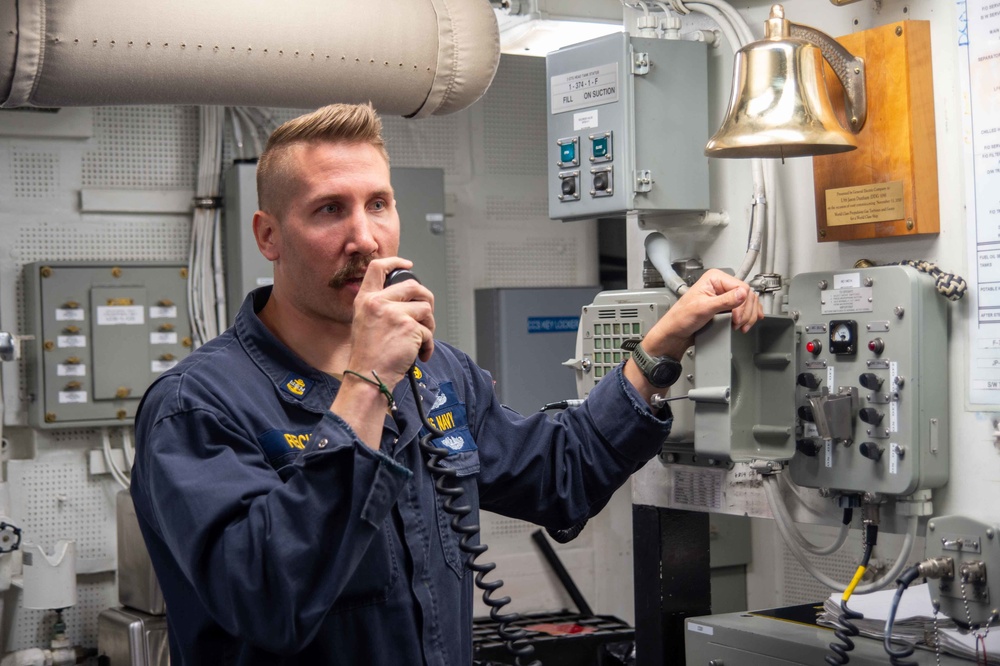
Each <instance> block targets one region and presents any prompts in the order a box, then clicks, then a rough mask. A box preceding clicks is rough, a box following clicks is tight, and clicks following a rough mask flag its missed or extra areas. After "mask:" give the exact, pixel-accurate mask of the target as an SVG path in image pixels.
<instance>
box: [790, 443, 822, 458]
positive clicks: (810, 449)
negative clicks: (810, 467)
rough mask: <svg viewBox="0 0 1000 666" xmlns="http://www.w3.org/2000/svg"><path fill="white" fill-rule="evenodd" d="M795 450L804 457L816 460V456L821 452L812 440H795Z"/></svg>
mask: <svg viewBox="0 0 1000 666" xmlns="http://www.w3.org/2000/svg"><path fill="white" fill-rule="evenodd" d="M795 450H796V451H798V452H799V453H801V454H802V455H804V456H809V457H810V458H815V457H816V454H817V453H818V452H819V447H818V446H817V445H816V443H815V442H813V441H812V440H809V439H797V440H795Z"/></svg>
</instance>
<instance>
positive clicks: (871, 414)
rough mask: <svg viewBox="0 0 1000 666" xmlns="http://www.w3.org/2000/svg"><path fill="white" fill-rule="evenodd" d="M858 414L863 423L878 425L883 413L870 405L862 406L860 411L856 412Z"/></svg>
mask: <svg viewBox="0 0 1000 666" xmlns="http://www.w3.org/2000/svg"><path fill="white" fill-rule="evenodd" d="M858 416H859V417H860V418H861V420H862V421H864V422H865V423H868V424H871V425H878V424H879V423H881V422H882V418H883V416H884V415H883V414H882V412H880V411H878V410H877V409H874V408H872V407H864V408H863V409H862V410H861V411H860V412H858Z"/></svg>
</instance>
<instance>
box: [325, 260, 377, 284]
mask: <svg viewBox="0 0 1000 666" xmlns="http://www.w3.org/2000/svg"><path fill="white" fill-rule="evenodd" d="M374 258H375V257H374V255H368V256H365V257H362V256H360V255H354V256H352V257H351V259H350V261H348V262H347V265H346V266H344V267H343V268H341V269H340V270H338V271H337V272H336V273H334V274H333V277H331V278H330V282H329V283H328V286H330V287H333V288H334V289H339V288H341V287H343V286H344V285H346V284H347V283H348V281H350V280H353V279H354V278H357V277H363V276H364V274H365V272H366V271H367V270H368V264H370V263H371V262H372V259H374Z"/></svg>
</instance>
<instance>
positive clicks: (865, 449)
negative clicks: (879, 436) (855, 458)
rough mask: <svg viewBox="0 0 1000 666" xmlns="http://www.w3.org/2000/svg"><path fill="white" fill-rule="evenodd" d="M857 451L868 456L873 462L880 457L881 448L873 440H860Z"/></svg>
mask: <svg viewBox="0 0 1000 666" xmlns="http://www.w3.org/2000/svg"><path fill="white" fill-rule="evenodd" d="M858 451H859V452H860V453H861V455H863V456H864V457H865V458H870V459H872V460H874V461H875V462H878V461H879V460H881V459H882V451H883V448H882V447H881V446H879V445H878V444H876V443H875V442H861V445H860V446H858Z"/></svg>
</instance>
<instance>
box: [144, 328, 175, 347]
mask: <svg viewBox="0 0 1000 666" xmlns="http://www.w3.org/2000/svg"><path fill="white" fill-rule="evenodd" d="M149 344H151V345H176V344H177V333H161V332H159V331H155V332H153V333H150V334H149Z"/></svg>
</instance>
